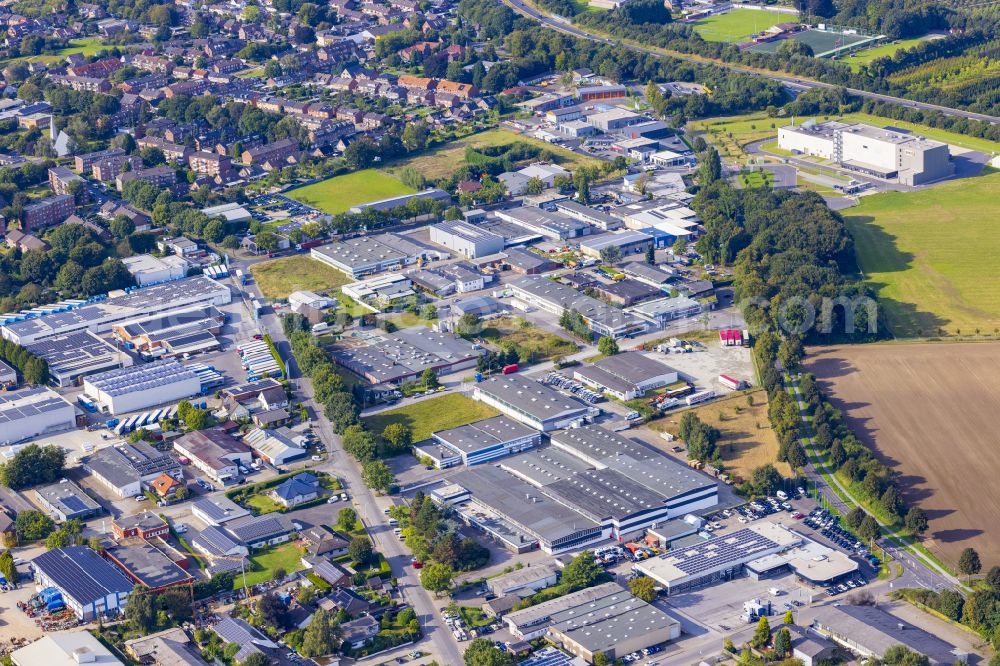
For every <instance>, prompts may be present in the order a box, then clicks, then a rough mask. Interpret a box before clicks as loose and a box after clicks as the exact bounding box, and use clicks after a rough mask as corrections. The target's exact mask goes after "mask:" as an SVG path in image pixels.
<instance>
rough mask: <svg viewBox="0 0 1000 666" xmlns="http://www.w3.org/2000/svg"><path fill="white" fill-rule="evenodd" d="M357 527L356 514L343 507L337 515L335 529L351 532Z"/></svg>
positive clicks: (350, 509)
mask: <svg viewBox="0 0 1000 666" xmlns="http://www.w3.org/2000/svg"><path fill="white" fill-rule="evenodd" d="M357 526H358V513H357V512H356V511H355V510H354V509H352V508H351V507H349V506H345V507H344V508H343V509H341V510H340V512H339V513H337V527H339V528H340V529H342V530H343V531H345V532H353V531H354V529H355V528H356V527H357Z"/></svg>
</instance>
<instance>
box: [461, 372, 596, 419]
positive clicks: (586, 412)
mask: <svg viewBox="0 0 1000 666" xmlns="http://www.w3.org/2000/svg"><path fill="white" fill-rule="evenodd" d="M472 397H473V398H474V399H476V400H478V401H480V402H483V403H486V404H487V405H489V406H491V407H493V408H494V409H497V410H499V411H501V412H502V413H504V414H506V415H507V416H509V417H511V418H512V419H514V420H515V421H520V422H521V423H523V424H525V425H527V426H530V427H532V428H534V429H535V430H540V431H542V432H549V431H550V430H558V429H559V428H568V427H570V426H572V425H579V424H581V423H583V422H584V421H585V420H587V419H590V418H592V417H593V416H596V415H597V413H599V411H598V410H597V409H596V408H594V407H588V406H587V405H585V404H583V403H582V402H580V401H578V400H576V399H575V398H570V397H568V396H565V395H563V394H562V393H559V392H558V391H556V390H554V389H551V388H549V387H548V386H546V385H545V384H542V383H540V382H536V381H535V380H533V379H528V378H527V377H524V376H522V375H497V376H494V377H490V378H488V379H486V380H484V381H482V382H480V383H478V384H476V385H475V387H474V388H473V389H472Z"/></svg>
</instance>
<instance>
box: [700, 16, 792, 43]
mask: <svg viewBox="0 0 1000 666" xmlns="http://www.w3.org/2000/svg"><path fill="white" fill-rule="evenodd" d="M796 20H798V16H797V15H796V14H790V13H785V12H772V11H766V10H763V9H734V10H733V11H731V12H726V13H724V14H713V15H712V16H709V17H708V18H703V19H701V20H700V21H695V22H694V29H695V32H697V33H698V34H699V35H701V38H702V39H704V40H705V41H706V42H742V41H744V40H746V39H747V38H748V37H750V36H751V35H755V34H757V33H758V32H762V31H764V30H767V29H768V28H770V27H771V26H772V25H776V24H778V23H789V22H792V21H796Z"/></svg>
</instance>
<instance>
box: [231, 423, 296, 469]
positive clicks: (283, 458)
mask: <svg viewBox="0 0 1000 666" xmlns="http://www.w3.org/2000/svg"><path fill="white" fill-rule="evenodd" d="M243 442H244V443H245V444H246V445H247V446H249V447H250V448H251V449H253V450H254V452H255V453H256V454H257V456H258V457H259V458H261V459H262V460H264V461H265V462H267V463H268V464H271V465H276V466H281V465H285V464H287V463H290V462H294V461H296V460H301V459H302V458H305V457H306V453H308V451H307V450H306V448H305V446H303V445H300V444H297V443H295V442H293V441H292V440H291V439H289V438H288V437H285V436H284V435H282V434H281V433H280V432H278V431H276V430H265V429H263V428H254V429H253V430H250V431H249V432H248V433H247V434H246V435H244V436H243Z"/></svg>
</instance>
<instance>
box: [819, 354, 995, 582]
mask: <svg viewBox="0 0 1000 666" xmlns="http://www.w3.org/2000/svg"><path fill="white" fill-rule="evenodd" d="M806 368H807V369H808V370H809V371H810V372H813V373H814V374H815V375H816V376H817V378H818V379H819V381H820V385H821V386H822V388H823V389H824V390H825V391H826V392H827V393H828V395H830V396H831V399H832V400H833V402H834V405H835V406H836V407H837V408H839V409H841V410H843V412H844V415H845V417H846V419H847V421H848V423H849V425H850V426H851V427H852V430H853V431H854V433H855V434H856V435H857V436H858V437H860V438H862V439H863V440H865V441H866V443H868V444H869V445H871V446H873V450H875V451H877V452H878V454H879V455H880V457H881V458H882V459H883V461H884V462H885V463H886V464H888V465H889V466H890V467H892V468H893V469H894V470H895V471H897V472H898V473H899V474H900V477H899V487H900V488H901V489H902V492H903V496H904V498H905V499H906V500H907V501H908V502H911V503H919V505H920V506H921V507H922V508H923V509H924V510H925V511H926V512H927V516H928V518H929V520H930V529H929V530H928V531H927V534H926V537H927V541H926V542H925V544H924V545H926V546H927V547H928V548H929V549H930V550H931V551H933V552H934V554H936V555H937V556H938V557H940V559H941V560H942V561H944V563H945V564H948V565H950V566H951V567H952V568H954V567H955V565H956V563H957V561H958V556H959V553H960V552H961V551H962V549H963V548H966V547H968V546H971V547H973V548H975V549H976V550H977V551H979V555H980V557H981V558H982V560H983V571H986V570H988V569H989V568H990V567H991V566H993V565H998V564H1000V493H995V492H990V491H989V489H990V488H993V487H994V485H995V480H996V478H997V474H1000V448H998V447H997V446H996V441H995V440H996V437H995V431H996V428H995V420H996V419H995V415H996V414H997V413H998V412H1000V344H996V343H954V344H949V343H938V344H933V343H926V344H877V345H849V346H843V347H824V348H819V349H811V350H809V354H808V356H807V358H806Z"/></svg>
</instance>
